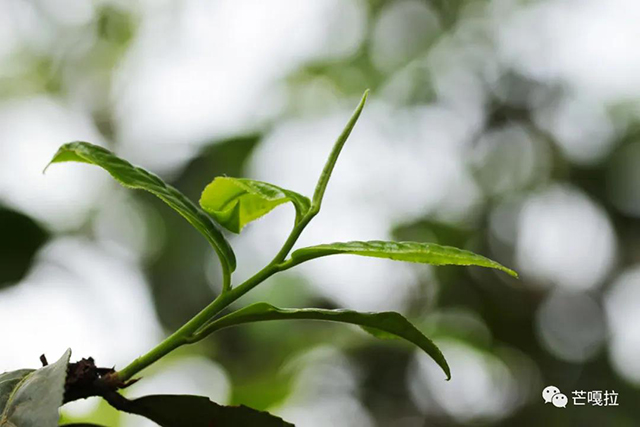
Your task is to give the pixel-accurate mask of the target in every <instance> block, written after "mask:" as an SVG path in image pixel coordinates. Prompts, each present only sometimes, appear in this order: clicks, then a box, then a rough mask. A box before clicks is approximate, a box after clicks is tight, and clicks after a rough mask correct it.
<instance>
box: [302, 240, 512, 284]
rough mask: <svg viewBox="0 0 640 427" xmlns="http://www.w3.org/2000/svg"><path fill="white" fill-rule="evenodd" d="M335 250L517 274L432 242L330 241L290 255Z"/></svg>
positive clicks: (316, 254)
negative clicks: (473, 266)
mask: <svg viewBox="0 0 640 427" xmlns="http://www.w3.org/2000/svg"><path fill="white" fill-rule="evenodd" d="M336 254H351V255H361V256H367V257H376V258H387V259H392V260H396V261H406V262H416V263H421V264H431V265H475V266H479V267H488V268H495V269H498V270H501V271H504V272H505V273H507V274H509V275H511V276H513V277H518V273H516V272H515V271H513V270H511V269H510V268H507V267H505V266H503V265H501V264H499V263H497V262H495V261H492V260H490V259H489V258H485V257H483V256H481V255H477V254H474V253H473V252H470V251H465V250H463V249H458V248H453V247H451V246H441V245H436V244H435V243H418V242H382V241H369V242H345V243H330V244H326V245H318V246H310V247H307V248H302V249H298V250H297V251H294V252H293V253H292V254H291V258H292V260H293V262H294V263H296V264H298V263H301V262H304V261H308V260H310V259H314V258H320V257H323V256H327V255H336Z"/></svg>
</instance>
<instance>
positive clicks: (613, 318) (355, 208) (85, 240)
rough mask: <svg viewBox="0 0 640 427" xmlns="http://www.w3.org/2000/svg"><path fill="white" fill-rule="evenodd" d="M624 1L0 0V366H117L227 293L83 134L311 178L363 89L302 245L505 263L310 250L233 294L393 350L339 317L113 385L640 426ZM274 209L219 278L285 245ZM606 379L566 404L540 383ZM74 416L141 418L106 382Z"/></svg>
mask: <svg viewBox="0 0 640 427" xmlns="http://www.w3.org/2000/svg"><path fill="white" fill-rule="evenodd" d="M638 22H640V3H639V2H637V0H608V1H598V0H520V1H518V0H496V1H483V0H431V1H422V0H400V1H384V0H370V1H366V0H314V1H311V0H308V1H294V0H289V1H287V0H277V1H260V0H255V1H232V0H227V1H217V0H187V1H169V0H164V1H142V0H140V1H125V0H121V1H117V0H112V1H109V0H96V1H87V2H76V1H72V0H58V1H55V0H33V1H27V0H3V1H2V2H0V286H1V290H0V325H1V326H0V336H1V339H2V344H1V346H0V348H1V351H0V371H2V370H10V369H16V368H23V367H36V366H38V365H39V362H38V356H39V355H40V354H42V353H46V354H47V355H48V356H49V359H50V360H51V359H55V358H57V357H58V356H59V355H60V354H61V353H62V352H63V351H64V349H66V348H67V347H71V348H72V349H73V351H74V358H81V357H88V356H93V357H94V358H95V359H96V361H97V363H98V364H99V365H103V366H113V365H116V366H117V367H122V366H124V365H125V364H126V363H128V362H129V361H131V360H132V359H133V358H134V357H136V356H137V355H139V354H141V353H143V352H145V351H147V350H148V349H149V348H151V347H152V346H153V345H155V344H156V343H157V342H159V341H160V340H161V339H162V338H163V337H164V336H166V335H167V334H168V333H170V332H172V331H174V330H175V329H176V328H178V327H179V326H180V325H181V324H182V323H183V322H185V321H186V320H187V319H189V318H190V317H191V316H192V315H193V314H195V313H196V312H197V311H198V310H200V309H201V308H202V307H204V306H205V305H206V304H207V303H208V302H209V301H210V300H211V299H212V298H214V296H215V295H216V294H217V293H218V292H219V287H220V271H219V267H218V264H217V261H216V259H215V255H214V253H213V251H212V250H211V249H210V248H209V247H208V246H207V244H206V242H205V241H204V239H202V238H201V236H200V235H199V234H198V233H197V232H195V231H194V230H192V229H191V228H190V226H189V225H188V224H187V223H186V222H185V221H183V220H182V218H180V217H179V216H178V215H177V214H175V213H174V212H173V211H171V210H170V209H168V208H166V207H165V206H163V205H162V203H161V202H159V201H157V200H156V199H154V198H153V197H152V196H150V195H148V194H142V193H140V192H136V193H134V192H130V191H127V190H124V189H122V188H120V187H119V186H118V185H117V184H115V183H114V182H113V181H112V180H111V179H110V178H109V177H108V175H107V174H106V173H104V172H103V171H101V170H99V169H98V168H95V167H90V166H83V165H71V164H67V165H60V166H55V167H52V168H51V169H50V170H49V171H48V172H47V175H45V176H43V175H42V173H41V172H42V169H43V167H44V166H45V165H46V164H47V162H48V160H49V159H50V158H51V156H52V155H53V154H54V152H55V151H56V149H57V147H58V146H59V145H60V144H62V143H64V142H68V141H72V140H86V141H90V142H93V143H95V144H100V145H103V146H106V147H109V148H110V149H113V150H114V151H115V152H117V153H118V154H119V155H121V156H123V157H125V158H127V159H129V160H131V161H132V162H134V163H137V164H140V165H142V166H144V167H146V168H148V169H150V170H152V171H154V172H156V173H158V174H159V175H160V176H162V177H163V178H164V179H166V180H167V181H169V182H171V183H172V184H174V185H175V186H176V187H178V188H179V189H180V190H182V191H184V192H185V193H186V194H187V195H189V196H190V197H191V198H193V199H197V198H198V197H199V193H200V191H201V190H202V189H203V188H204V186H205V185H206V184H207V183H208V182H210V181H211V180H212V179H213V177H215V176H217V175H222V174H226V175H229V176H247V177H251V178H255V179H261V180H265V181H269V182H272V183H275V184H277V185H280V186H283V187H285V188H290V189H293V190H296V191H299V192H302V193H306V194H310V193H311V192H312V189H313V185H314V183H315V180H316V178H317V175H318V174H319V172H320V170H321V167H322V164H323V162H324V160H325V158H326V155H327V154H328V152H329V150H330V148H331V145H332V143H333V141H334V139H335V137H336V136H337V135H338V133H339V132H340V130H341V129H342V126H343V125H344V123H345V122H346V120H347V118H348V117H349V115H350V112H351V111H352V109H353V108H354V107H355V105H356V103H357V101H358V99H359V97H360V95H361V94H362V92H363V91H364V89H366V88H371V90H372V93H371V96H370V98H369V99H370V102H369V103H368V105H367V107H366V109H365V111H364V114H363V115H362V118H361V119H360V121H359V123H358V124H357V127H356V129H355V131H354V133H353V135H352V137H351V139H350V140H349V142H348V145H347V146H346V148H345V150H344V152H343V155H342V157H341V158H340V160H339V162H338V165H337V168H336V171H335V174H334V176H333V179H332V181H331V183H330V186H329V189H328V194H327V197H326V204H325V205H324V207H323V212H322V213H321V215H320V216H319V217H318V218H317V219H316V220H315V222H314V223H313V224H312V225H311V226H310V227H309V228H308V230H307V232H306V233H305V234H304V235H303V237H302V239H301V241H300V244H301V245H304V244H315V243H322V242H331V241H339V240H343V241H344V240H351V239H360V240H368V239H395V240H416V241H425V242H438V243H441V244H449V245H455V246H460V247H464V248H467V249H471V250H474V251H477V252H479V253H482V254H484V255H487V256H490V257H492V258H494V259H496V260H498V261H500V262H502V263H504V264H505V265H508V266H511V267H513V268H516V269H517V270H518V271H519V272H520V273H521V280H519V281H516V280H512V279H511V278H510V277H508V276H507V275H505V274H501V273H496V272H494V271H489V270H483V269H478V268H463V267H442V268H430V267H429V266H422V265H406V264H402V263H394V262H391V261H384V260H376V259H373V260H372V259H359V258H357V257H330V258H327V259H322V260H318V261H315V262H313V263H309V264H306V265H304V266H302V267H300V268H298V269H296V270H294V271H290V272H287V273H286V274H282V275H281V276H277V277H275V278H272V279H270V280H269V282H268V283H265V284H264V285H263V286H262V287H260V288H258V289H257V290H256V291H254V292H253V293H251V294H249V295H247V296H246V297H245V298H243V299H242V300H241V301H240V305H244V304H246V303H249V302H252V301H258V300H265V301H268V302H270V303H273V304H275V305H280V306H287V307H302V306H321V307H345V308H352V309H358V310H398V311H400V312H402V313H404V314H405V315H407V317H409V318H410V319H411V320H412V321H414V322H415V323H416V324H417V325H419V327H420V328H421V329H422V330H423V331H425V333H427V334H428V335H429V336H430V337H432V338H433V339H434V340H435V341H436V342H437V344H439V345H440V347H441V349H442V350H443V352H444V354H445V355H446V356H447V358H448V360H449V362H450V364H451V367H452V371H453V379H452V380H451V381H450V382H446V381H444V377H443V375H442V373H441V372H440V371H439V369H438V368H437V366H436V365H435V364H434V363H433V362H432V361H431V360H430V359H429V358H428V357H427V356H425V355H424V354H421V353H420V352H418V351H416V350H415V349H414V348H412V347H410V346H409V345H405V344H404V343H401V342H395V341H376V340H375V339H374V338H372V337H370V336H368V335H366V334H365V333H363V332H361V331H360V330H358V329H355V328H351V327H348V326H341V325H333V324H320V323H313V322H311V323H309V322H299V323H295V322H288V323H277V322H274V323H269V324H264V325H249V326H243V327H239V328H235V329H230V330H225V331H222V332H220V333H218V334H216V335H215V336H213V337H211V338H209V339H208V340H206V341H204V342H202V343H200V344H198V345H196V346H192V347H189V348H185V349H181V350H179V351H177V352H176V353H175V354H172V355H171V356H170V357H168V358H167V359H165V360H163V361H162V362H161V363H158V364H157V365H155V366H153V367H152V368H150V369H149V370H147V371H145V372H144V376H145V379H144V381H142V382H140V383H138V384H137V385H135V386H134V387H131V389H130V390H128V395H129V396H140V395H143V394H148V393H193V394H201V395H207V396H209V397H211V398H212V399H214V400H216V401H218V402H222V403H233V404H237V403H244V404H247V405H250V406H253V407H255V408H259V409H266V410H269V411H271V412H273V413H276V414H278V415H280V416H282V417H284V418H285V419H287V420H289V421H292V422H295V423H297V424H298V425H300V426H345V427H347V426H348V427H373V426H400V427H413V426H427V425H428V426H452V425H503V426H512V425H519V426H540V425H549V426H567V425H581V426H604V425H611V426H635V425H638V424H639V422H640V405H637V402H638V399H640V390H639V387H640V328H638V325H639V324H640V219H639V218H638V217H639V216H640V167H639V166H640V126H639V124H640V102H639V100H640V52H639V51H638V42H640V26H639V25H638ZM292 221H293V209H292V208H290V207H281V208H279V209H277V210H276V211H275V212H273V213H272V214H270V215H269V216H268V217H265V218H264V219H262V220H260V221H258V222H256V223H253V224H251V225H250V226H248V227H247V228H246V229H245V231H244V232H243V233H242V235H240V236H230V238H231V241H232V244H233V245H234V247H235V249H236V253H237V255H238V259H239V269H238V272H237V273H236V274H235V279H234V281H235V283H238V282H239V281H240V280H241V279H242V278H246V277H248V276H249V275H250V274H251V273H252V272H254V271H256V269H258V268H259V267H261V266H262V265H263V264H264V263H266V262H267V261H268V260H269V259H270V258H271V256H273V254H274V253H275V251H276V250H277V248H279V246H280V245H281V244H282V242H283V239H284V237H285V236H286V234H287V233H288V230H289V228H290V226H291V223H292ZM551 384H552V385H555V386H557V387H559V388H560V389H561V390H562V391H563V392H564V393H565V394H567V395H569V397H570V402H571V395H570V392H571V391H573V390H585V391H590V390H603V391H604V390H609V391H611V390H614V391H615V392H617V393H618V394H619V404H620V406H618V407H590V406H589V405H587V406H585V407H573V406H572V405H571V403H570V405H569V406H568V407H567V409H557V408H554V407H552V406H551V405H550V404H548V405H544V404H543V401H542V398H541V391H542V389H543V388H544V387H545V386H546V385H551ZM64 419H65V420H67V421H74V420H75V421H79V420H87V421H93V422H100V423H102V424H105V425H108V426H123V427H133V426H147V425H149V424H148V423H146V422H145V421H143V420H141V419H139V418H137V417H134V416H120V415H118V414H117V413H116V412H115V411H113V410H111V409H110V408H109V407H108V406H107V405H105V404H104V403H101V402H100V401H99V400H97V399H90V400H87V401H83V402H76V403H73V404H71V405H68V406H67V407H65V408H64Z"/></svg>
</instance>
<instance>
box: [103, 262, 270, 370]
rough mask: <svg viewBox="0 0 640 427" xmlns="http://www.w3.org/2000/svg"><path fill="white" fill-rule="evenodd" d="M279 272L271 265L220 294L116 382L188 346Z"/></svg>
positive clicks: (134, 363) (133, 364)
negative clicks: (220, 315)
mask: <svg viewBox="0 0 640 427" xmlns="http://www.w3.org/2000/svg"><path fill="white" fill-rule="evenodd" d="M278 271H280V267H279V265H277V264H274V263H271V264H269V265H268V266H266V267H265V268H263V269H262V270H260V271H259V272H258V273H256V274H255V275H254V276H252V277H251V278H249V279H247V280H246V281H245V282H244V283H242V284H241V285H240V286H237V287H235V288H233V289H231V290H229V291H228V292H226V293H222V294H220V295H219V296H218V298H216V299H215V300H214V301H213V302H212V303H211V304H209V305H208V306H207V307H205V308H204V309H203V310H202V311H201V312H200V313H198V314H197V315H196V316H195V317H193V318H192V319H191V320H189V321H188V322H187V323H186V324H184V325H183V326H182V327H181V328H180V329H178V330H177V331H175V332H174V333H173V334H171V335H170V336H169V337H167V338H166V339H165V340H164V341H162V342H161V343H160V344H158V345H157V346H156V347H155V348H153V349H152V350H151V351H149V352H148V353H146V354H145V355H143V356H140V357H138V358H137V359H135V360H134V361H133V362H131V363H130V364H129V365H127V366H126V367H125V368H124V369H122V370H120V371H118V372H117V373H116V375H117V377H118V380H120V381H122V382H126V381H128V380H130V379H131V378H132V377H133V376H134V375H136V374H137V373H138V372H140V371H141V370H143V369H145V368H146V367H148V366H149V365H151V364H153V363H155V362H156V361H158V360H159V359H161V358H162V357H164V356H166V355H167V354H169V353H170V352H172V351H173V350H175V349H176V348H178V347H181V346H183V345H185V344H188V343H189V342H190V341H191V337H192V336H193V335H194V334H195V333H196V331H197V330H198V329H200V328H201V327H203V326H205V325H206V324H207V323H208V322H209V321H210V320H211V319H212V318H213V317H214V316H215V315H216V314H218V313H220V312H221V311H222V310H224V309H225V308H226V307H228V306H229V305H230V304H231V303H233V302H234V301H236V300H237V299H238V298H240V297H241V296H243V295H244V294H246V293H247V292H249V291H250V290H251V289H253V288H254V287H256V286H257V285H259V284H260V283H262V282H264V281H265V280H266V279H268V278H269V277H271V276H272V275H273V274H275V273H277V272H278Z"/></svg>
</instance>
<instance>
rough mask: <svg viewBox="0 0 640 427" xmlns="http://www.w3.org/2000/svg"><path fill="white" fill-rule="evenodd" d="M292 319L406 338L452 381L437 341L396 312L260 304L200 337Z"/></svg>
mask: <svg viewBox="0 0 640 427" xmlns="http://www.w3.org/2000/svg"><path fill="white" fill-rule="evenodd" d="M292 319H301V320H324V321H330V322H340V323H350V324H353V325H358V326H360V327H364V328H367V329H366V330H367V331H368V332H370V333H373V334H374V335H376V336H378V337H380V336H384V337H388V336H389V335H393V336H395V337H398V338H403V339H405V340H407V341H409V342H411V343H413V344H415V345H417V346H418V347H420V348H421V349H422V350H424V351H425V353H427V354H428V355H429V356H431V358H432V359H433V360H434V361H435V362H436V363H437V364H438V365H439V366H440V367H441V368H442V370H443V371H444V373H445V374H446V375H447V379H450V378H451V371H450V370H449V365H448V364H447V361H446V360H445V358H444V356H443V355H442V353H441V352H440V349H438V347H437V346H436V345H435V344H434V343H433V341H431V340H430V339H429V338H427V337H426V336H425V335H424V334H423V333H422V332H420V331H419V330H418V329H417V328H416V327H415V326H413V325H412V324H411V323H410V322H409V321H408V320H407V319H406V318H405V317H404V316H402V315H401V314H399V313H396V312H392V311H387V312H382V313H360V312H357V311H351V310H325V309H319V308H301V309H289V308H277V307H274V306H272V305H270V304H267V303H264V302H260V303H256V304H252V305H249V306H247V307H245V308H242V309H240V310H238V311H235V312H233V313H231V314H227V315H226V316H224V317H221V318H220V319H218V320H216V321H214V322H213V323H210V324H209V325H208V326H207V327H206V328H205V329H204V330H203V331H202V333H200V334H199V335H201V336H203V337H204V336H206V335H208V334H210V333H211V332H213V331H216V330H219V329H222V328H226V327H229V326H235V325H240V324H243V323H252V322H263V321H268V320H292ZM374 330H375V332H374ZM378 331H380V332H378Z"/></svg>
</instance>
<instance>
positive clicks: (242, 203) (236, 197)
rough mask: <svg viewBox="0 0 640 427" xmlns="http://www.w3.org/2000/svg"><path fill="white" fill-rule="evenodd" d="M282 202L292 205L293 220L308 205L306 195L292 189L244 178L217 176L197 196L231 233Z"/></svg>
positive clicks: (204, 206)
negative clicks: (293, 211) (294, 209)
mask: <svg viewBox="0 0 640 427" xmlns="http://www.w3.org/2000/svg"><path fill="white" fill-rule="evenodd" d="M286 202H291V203H293V205H294V206H295V208H296V220H299V219H300V218H301V217H302V216H304V214H306V213H307V212H308V211H309V206H310V205H311V202H310V201H309V199H307V198H306V197H304V196H302V195H300V194H298V193H296V192H293V191H289V190H285V189H283V188H280V187H276V186H275V185H272V184H269V183H266V182H261V181H254V180H251V179H245V178H228V177H218V178H216V179H214V180H213V182H211V184H209V185H207V187H206V188H205V189H204V191H203V192H202V197H201V198H200V206H202V208H203V209H204V210H205V211H207V212H208V213H209V214H210V215H211V216H213V217H214V218H215V219H216V221H217V222H218V223H219V224H220V225H222V226H223V227H225V228H226V229H227V230H229V231H232V232H234V233H239V232H240V231H241V230H242V228H244V226H245V225H247V224H248V223H250V222H251V221H254V220H256V219H258V218H260V217H261V216H263V215H265V214H267V213H269V212H270V211H271V210H272V209H274V208H275V207H276V206H278V205H281V204H283V203H286Z"/></svg>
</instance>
